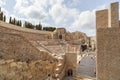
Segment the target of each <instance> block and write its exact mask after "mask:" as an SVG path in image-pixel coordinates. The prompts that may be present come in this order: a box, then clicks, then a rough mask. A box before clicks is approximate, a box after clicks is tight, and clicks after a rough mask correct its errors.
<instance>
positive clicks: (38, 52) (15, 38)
mask: <svg viewBox="0 0 120 80" xmlns="http://www.w3.org/2000/svg"><path fill="white" fill-rule="evenodd" d="M86 39H87V36H86V35H85V34H84V33H81V32H73V33H70V32H67V31H66V30H65V29H64V28H58V29H56V30H55V31H54V32H48V31H38V30H32V29H27V28H21V27H18V26H15V25H12V24H8V23H5V22H2V21H0V80H5V79H6V80H56V79H57V80H61V79H62V78H63V77H64V76H75V75H76V69H77V53H78V51H79V46H80V41H81V40H84V41H86Z"/></svg>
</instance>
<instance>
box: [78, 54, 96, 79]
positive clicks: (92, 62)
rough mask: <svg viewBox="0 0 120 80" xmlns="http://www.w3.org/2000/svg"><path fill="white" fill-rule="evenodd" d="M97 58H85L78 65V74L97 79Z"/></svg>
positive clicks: (89, 56)
mask: <svg viewBox="0 0 120 80" xmlns="http://www.w3.org/2000/svg"><path fill="white" fill-rule="evenodd" d="M95 68H96V57H95V56H93V55H88V56H85V57H83V58H82V59H81V60H80V64H78V73H80V74H84V75H88V76H91V77H95V73H94V72H95Z"/></svg>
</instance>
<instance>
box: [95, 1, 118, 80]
mask: <svg viewBox="0 0 120 80" xmlns="http://www.w3.org/2000/svg"><path fill="white" fill-rule="evenodd" d="M118 8H119V5H118V2H115V3H112V4H111V5H110V8H109V9H105V10H100V11H97V12H96V29H97V30H96V31H97V32H96V33H97V80H120V75H119V74H120V25H119V23H120V21H119V20H118V19H119V13H118V12H119V9H118Z"/></svg>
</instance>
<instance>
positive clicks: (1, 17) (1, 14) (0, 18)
mask: <svg viewBox="0 0 120 80" xmlns="http://www.w3.org/2000/svg"><path fill="white" fill-rule="evenodd" d="M0 20H2V21H3V12H0Z"/></svg>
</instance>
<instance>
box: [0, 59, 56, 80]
mask: <svg viewBox="0 0 120 80" xmlns="http://www.w3.org/2000/svg"><path fill="white" fill-rule="evenodd" d="M54 66H55V63H51V62H50V61H41V60H38V61H32V62H30V63H26V62H20V61H18V62H16V61H14V60H12V59H11V60H0V80H45V79H47V78H48V77H50V76H51V75H52V74H53V71H54V70H55V69H54Z"/></svg>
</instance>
